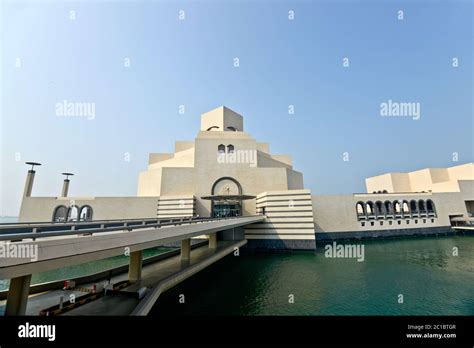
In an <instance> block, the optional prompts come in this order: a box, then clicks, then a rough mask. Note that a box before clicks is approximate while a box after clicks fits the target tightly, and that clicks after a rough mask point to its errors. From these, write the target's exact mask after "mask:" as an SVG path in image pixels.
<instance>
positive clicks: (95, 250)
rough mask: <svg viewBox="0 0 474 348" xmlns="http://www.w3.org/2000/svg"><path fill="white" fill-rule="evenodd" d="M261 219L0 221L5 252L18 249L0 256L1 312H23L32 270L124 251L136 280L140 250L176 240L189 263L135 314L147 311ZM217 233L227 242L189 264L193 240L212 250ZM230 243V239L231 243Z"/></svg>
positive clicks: (139, 275)
mask: <svg viewBox="0 0 474 348" xmlns="http://www.w3.org/2000/svg"><path fill="white" fill-rule="evenodd" d="M264 219H265V216H262V215H259V216H245V217H233V218H220V219H216V218H190V217H185V218H175V219H168V220H157V219H138V220H108V221H92V222H87V223H86V222H76V223H30V224H28V223H19V224H4V225H0V243H2V244H3V248H4V249H3V250H4V251H6V250H8V251H9V252H11V251H15V252H16V253H17V255H15V256H14V257H12V255H9V254H7V255H4V256H5V257H2V258H0V279H10V280H11V281H10V288H9V291H8V295H7V302H6V309H5V315H24V314H25V312H26V306H27V303H28V295H29V292H30V283H31V276H32V274H35V273H39V272H45V271H48V270H53V269H57V268H63V267H67V266H72V265H76V264H81V263H85V262H90V261H95V260H100V259H104V258H109V257H112V256H117V255H124V254H125V255H129V256H130V258H129V259H130V261H129V271H128V280H129V281H130V282H131V283H132V284H133V283H137V284H140V283H141V281H142V259H143V250H145V249H149V248H153V247H157V246H160V245H166V244H170V243H175V242H180V243H181V254H180V260H181V261H182V262H185V264H186V263H188V265H189V267H184V268H183V267H181V268H180V269H179V270H177V271H176V273H177V277H172V278H170V277H171V276H172V274H167V275H166V277H165V278H167V282H161V283H160V286H158V287H157V288H155V289H154V290H153V292H152V294H150V296H147V297H146V301H145V302H146V303H145V305H143V304H142V305H141V307H140V308H139V309H138V310H137V311H135V312H134V314H139V315H140V314H146V313H147V312H148V311H149V309H150V308H151V306H152V304H153V303H154V301H155V300H156V298H157V297H158V296H159V293H161V292H162V291H164V290H166V289H168V288H170V287H172V286H174V285H175V284H177V283H179V282H180V281H181V280H184V279H186V278H187V277H188V276H190V275H192V274H195V273H197V272H198V271H200V270H202V269H203V268H205V267H207V266H208V265H210V264H212V263H213V262H215V261H217V260H218V259H220V258H222V257H224V256H226V255H228V254H229V253H231V252H232V251H233V249H232V247H234V246H237V247H240V246H241V245H244V244H245V240H244V238H245V237H244V234H243V231H241V229H240V230H239V229H238V228H239V227H242V226H245V225H248V224H252V223H256V222H260V221H263V220H264ZM236 229H237V231H236ZM218 232H221V233H220V238H219V239H221V240H224V241H227V244H226V246H225V247H224V248H221V249H222V250H221V249H220V250H219V252H216V253H211V254H206V253H202V252H201V260H200V261H202V262H200V263H199V265H196V264H191V262H190V256H191V238H193V237H197V236H201V235H207V236H208V238H209V244H208V248H209V249H216V248H217V243H218V242H217V240H218V236H217V233H218ZM230 241H234V243H230V244H229V242H230ZM234 244H235V245H234ZM29 250H34V251H35V259H34V260H32V259H31V258H27V257H18V256H19V251H22V253H23V254H22V255H21V256H28V251H29ZM9 256H10V257H9ZM29 256H32V255H29ZM206 258H208V259H207V260H206ZM152 278H153V277H151V278H150V279H152ZM155 280H156V279H155ZM148 286H150V284H148Z"/></svg>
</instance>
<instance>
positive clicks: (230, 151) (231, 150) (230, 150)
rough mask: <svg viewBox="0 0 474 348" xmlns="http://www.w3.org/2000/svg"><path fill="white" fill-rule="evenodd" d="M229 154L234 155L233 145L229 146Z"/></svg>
mask: <svg viewBox="0 0 474 348" xmlns="http://www.w3.org/2000/svg"><path fill="white" fill-rule="evenodd" d="M227 152H228V153H234V145H232V144H230V145H227Z"/></svg>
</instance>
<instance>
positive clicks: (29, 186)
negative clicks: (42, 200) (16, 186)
mask: <svg viewBox="0 0 474 348" xmlns="http://www.w3.org/2000/svg"><path fill="white" fill-rule="evenodd" d="M35 173H36V172H35V171H34V170H33V169H31V170H29V171H28V175H27V176H26V183H25V190H24V191H23V197H30V196H31V191H32V190H33V182H34V181H35Z"/></svg>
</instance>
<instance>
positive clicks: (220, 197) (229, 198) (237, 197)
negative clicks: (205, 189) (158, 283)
mask: <svg viewBox="0 0 474 348" xmlns="http://www.w3.org/2000/svg"><path fill="white" fill-rule="evenodd" d="M201 198H202V199H207V200H210V201H244V200H246V199H253V198H256V196H249V195H211V196H203V197H201Z"/></svg>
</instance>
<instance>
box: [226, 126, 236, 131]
mask: <svg viewBox="0 0 474 348" xmlns="http://www.w3.org/2000/svg"><path fill="white" fill-rule="evenodd" d="M227 129H228V130H231V131H233V132H237V128H235V127H232V126H229V127H227Z"/></svg>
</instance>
